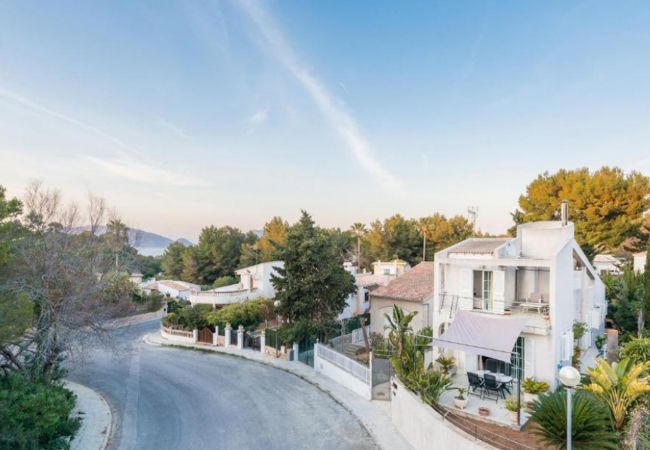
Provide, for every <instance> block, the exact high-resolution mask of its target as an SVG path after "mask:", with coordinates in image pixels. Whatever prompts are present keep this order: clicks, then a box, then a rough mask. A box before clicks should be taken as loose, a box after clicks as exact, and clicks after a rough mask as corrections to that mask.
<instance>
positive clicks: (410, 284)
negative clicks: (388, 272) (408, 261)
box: [370, 261, 433, 302]
mask: <svg viewBox="0 0 650 450" xmlns="http://www.w3.org/2000/svg"><path fill="white" fill-rule="evenodd" d="M432 294H433V262H429V261H426V262H421V263H420V264H418V265H417V266H415V267H414V268H412V269H411V270H409V271H408V272H406V273H404V274H403V275H400V276H399V277H397V278H395V279H394V280H393V281H391V282H390V283H388V285H387V286H382V287H380V288H377V289H375V290H374V291H372V293H371V294H370V296H371V297H382V298H390V299H394V300H406V301H411V302H421V301H422V300H424V299H425V298H427V297H429V296H430V295H432Z"/></svg>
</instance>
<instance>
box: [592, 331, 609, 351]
mask: <svg viewBox="0 0 650 450" xmlns="http://www.w3.org/2000/svg"><path fill="white" fill-rule="evenodd" d="M606 341H607V337H606V336H605V335H603V334H599V335H598V336H596V339H595V342H594V343H595V344H596V348H597V349H598V351H599V352H602V351H603V347H604V346H605V342H606Z"/></svg>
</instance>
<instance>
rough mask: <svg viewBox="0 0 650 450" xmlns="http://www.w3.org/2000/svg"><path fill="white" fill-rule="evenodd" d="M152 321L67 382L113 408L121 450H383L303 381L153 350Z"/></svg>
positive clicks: (240, 362) (98, 353) (242, 363)
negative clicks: (90, 390)
mask: <svg viewBox="0 0 650 450" xmlns="http://www.w3.org/2000/svg"><path fill="white" fill-rule="evenodd" d="M158 324H159V321H158V320H153V321H148V322H144V323H140V324H138V325H133V326H130V327H128V328H124V329H121V330H119V331H118V332H116V333H115V336H114V341H115V342H116V343H117V344H118V345H117V348H115V349H110V350H109V349H104V348H97V349H94V350H93V352H92V354H91V355H90V356H88V357H87V358H86V360H85V361H84V362H83V363H82V364H78V365H76V366H75V367H72V368H71V369H70V372H69V374H68V378H70V379H71V380H73V381H77V382H79V383H82V384H85V385H87V386H90V387H92V388H93V389H96V390H98V391H99V392H101V393H102V394H103V395H104V397H105V398H106V399H107V400H108V402H109V403H110V404H111V408H112V409H113V414H114V421H115V423H116V432H115V435H114V437H113V439H112V440H111V443H110V445H109V447H110V448H114V449H155V450H160V449H196V450H198V449H221V448H223V449H287V448H289V449H300V448H309V449H353V448H354V449H355V450H361V449H366V448H376V446H375V444H374V442H373V441H372V438H371V437H370V436H369V435H368V433H367V432H366V430H365V429H364V428H363V427H362V426H361V424H360V423H359V422H358V420H356V419H355V418H354V417H353V416H352V415H351V414H350V413H348V412H347V411H346V410H345V409H343V408H342V407H341V406H340V405H339V404H338V403H336V402H334V400H332V398H330V397H329V396H328V395H326V394H325V393H323V392H321V391H320V390H318V389H317V388H315V387H314V386H312V385H310V384H309V383H307V382H305V381H303V380H302V379H300V378H298V377H296V376H294V375H291V374H289V373H286V372H284V371H282V370H278V369H274V368H271V367H269V366H265V365H263V364H259V363H256V362H252V361H247V360H244V359H240V358H234V357H231V356H223V355H218V354H213V353H202V352H198V351H190V350H181V349H172V348H165V347H152V346H149V345H147V344H145V343H143V342H142V340H141V337H142V335H144V334H145V333H150V332H152V331H154V330H156V329H157V328H158V326H159V325H158Z"/></svg>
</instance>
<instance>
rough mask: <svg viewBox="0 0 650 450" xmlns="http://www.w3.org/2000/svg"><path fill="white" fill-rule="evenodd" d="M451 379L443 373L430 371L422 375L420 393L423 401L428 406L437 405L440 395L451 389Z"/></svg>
mask: <svg viewBox="0 0 650 450" xmlns="http://www.w3.org/2000/svg"><path fill="white" fill-rule="evenodd" d="M451 385H452V383H451V379H450V378H449V377H448V376H447V375H446V374H445V373H443V372H442V371H439V370H429V371H427V372H424V373H422V374H421V375H420V380H419V382H418V391H419V392H420V397H421V398H422V401H423V402H424V403H426V404H427V405H431V406H433V405H435V404H436V403H438V400H439V399H440V395H441V394H442V393H443V392H444V391H447V390H449V389H451Z"/></svg>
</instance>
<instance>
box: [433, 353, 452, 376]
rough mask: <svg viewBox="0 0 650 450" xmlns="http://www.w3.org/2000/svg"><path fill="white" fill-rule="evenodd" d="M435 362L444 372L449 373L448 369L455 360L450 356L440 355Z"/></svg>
mask: <svg viewBox="0 0 650 450" xmlns="http://www.w3.org/2000/svg"><path fill="white" fill-rule="evenodd" d="M436 362H437V363H438V364H440V366H441V367H442V371H443V372H444V373H449V369H450V368H451V367H452V366H453V365H454V364H456V360H455V359H454V358H453V357H451V356H445V355H440V356H438V359H436Z"/></svg>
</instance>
